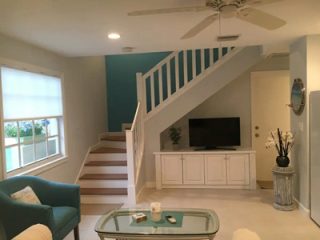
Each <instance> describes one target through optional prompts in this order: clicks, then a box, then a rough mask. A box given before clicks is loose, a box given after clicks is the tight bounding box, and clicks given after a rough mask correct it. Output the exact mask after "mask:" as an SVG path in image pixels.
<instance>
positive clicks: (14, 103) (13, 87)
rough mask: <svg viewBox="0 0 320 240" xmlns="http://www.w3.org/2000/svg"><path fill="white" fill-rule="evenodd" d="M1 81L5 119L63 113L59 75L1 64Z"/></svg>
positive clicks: (59, 114)
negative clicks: (23, 69)
mask: <svg viewBox="0 0 320 240" xmlns="http://www.w3.org/2000/svg"><path fill="white" fill-rule="evenodd" d="M1 82H2V98H3V116H4V119H5V120H8V119H26V118H38V117H45V116H62V115H63V106H62V89H61V79H60V78H58V77H53V76H47V75H43V74H38V73H32V72H27V71H22V70H17V69H13V68H8V67H1Z"/></svg>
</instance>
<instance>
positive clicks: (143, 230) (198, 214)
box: [95, 209, 219, 236]
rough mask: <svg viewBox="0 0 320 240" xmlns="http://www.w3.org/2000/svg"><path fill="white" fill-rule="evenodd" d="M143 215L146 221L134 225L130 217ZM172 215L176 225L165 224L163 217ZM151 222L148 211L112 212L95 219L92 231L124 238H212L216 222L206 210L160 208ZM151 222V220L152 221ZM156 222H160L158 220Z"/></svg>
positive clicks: (125, 210)
mask: <svg viewBox="0 0 320 240" xmlns="http://www.w3.org/2000/svg"><path fill="white" fill-rule="evenodd" d="M136 213H144V214H145V215H146V216H147V219H146V220H144V221H141V222H139V223H137V222H136V221H135V220H134V219H133V218H132V215H134V214H136ZM168 215H170V216H174V217H175V219H176V220H177V222H176V223H175V224H171V223H169V221H168V220H167V219H166V216H168ZM157 218H158V219H156V220H155V218H154V215H152V214H151V213H150V210H149V209H116V210H113V211H111V212H109V213H107V214H105V215H103V216H101V218H100V219H99V220H98V222H97V224H96V227H95V231H96V232H97V233H98V234H99V233H100V234H106V235H110V236H112V234H115V235H117V234H120V233H121V234H126V235H130V234H132V235H149V236H150V235H167V236H168V235H184V236H185V235H204V236H208V235H214V234H215V233H216V232H217V231H218V230H219V219H218V216H217V215H216V213H215V212H214V211H211V210H208V209H163V210H162V213H161V219H160V217H157ZM152 219H154V220H155V221H153V220H152ZM159 219H160V220H159Z"/></svg>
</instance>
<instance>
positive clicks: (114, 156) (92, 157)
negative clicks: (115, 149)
mask: <svg viewBox="0 0 320 240" xmlns="http://www.w3.org/2000/svg"><path fill="white" fill-rule="evenodd" d="M126 159H127V154H126V153H90V154H89V156H88V160H89V161H107V160H110V161H118V160H119V161H123V160H126Z"/></svg>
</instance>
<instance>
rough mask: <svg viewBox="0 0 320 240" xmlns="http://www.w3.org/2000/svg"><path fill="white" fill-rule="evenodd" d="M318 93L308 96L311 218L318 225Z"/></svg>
mask: <svg viewBox="0 0 320 240" xmlns="http://www.w3.org/2000/svg"><path fill="white" fill-rule="evenodd" d="M319 146H320V91H316V92H312V93H311V94H310V159H311V160H310V164H311V167H310V169H311V173H310V174H311V181H310V192H311V207H310V211H311V214H310V215H311V218H312V219H313V220H314V221H315V222H316V223H318V224H320V204H319V203H320V192H319V186H320V158H319V156H320V147H319Z"/></svg>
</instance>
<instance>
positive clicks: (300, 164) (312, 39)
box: [290, 35, 320, 209]
mask: <svg viewBox="0 0 320 240" xmlns="http://www.w3.org/2000/svg"><path fill="white" fill-rule="evenodd" d="M319 66H320V35H316V36H306V37H303V38H301V39H299V40H297V41H296V42H294V43H293V44H292V45H291V46H290V80H291V84H292V83H293V80H294V79H295V78H301V79H302V81H303V83H304V85H305V88H306V106H305V109H304V111H303V113H302V114H301V115H300V116H297V115H295V114H294V113H293V112H291V129H292V131H293V132H294V133H295V134H296V135H295V146H294V147H293V150H292V154H291V160H292V163H293V165H294V167H295V171H296V175H295V184H294V195H295V197H296V199H297V200H298V201H299V202H300V203H301V204H302V205H303V206H304V207H305V208H307V209H309V208H310V159H309V157H310V153H309V131H310V130H311V131H312V129H309V94H310V92H311V91H316V90H320V80H319V79H320V72H319Z"/></svg>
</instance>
